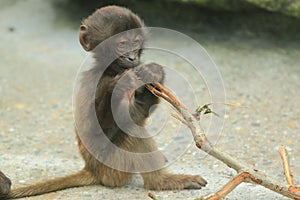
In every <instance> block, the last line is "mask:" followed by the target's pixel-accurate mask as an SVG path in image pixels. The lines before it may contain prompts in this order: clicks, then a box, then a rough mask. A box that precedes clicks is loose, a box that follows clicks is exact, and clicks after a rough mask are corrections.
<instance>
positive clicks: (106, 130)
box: [0, 6, 206, 199]
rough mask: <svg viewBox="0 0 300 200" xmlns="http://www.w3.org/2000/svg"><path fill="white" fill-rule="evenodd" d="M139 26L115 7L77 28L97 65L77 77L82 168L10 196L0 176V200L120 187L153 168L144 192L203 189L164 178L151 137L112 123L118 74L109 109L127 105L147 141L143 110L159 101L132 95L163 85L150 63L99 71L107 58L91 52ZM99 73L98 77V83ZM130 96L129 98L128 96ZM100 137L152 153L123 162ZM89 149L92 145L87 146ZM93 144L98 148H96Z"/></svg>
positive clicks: (189, 180)
mask: <svg viewBox="0 0 300 200" xmlns="http://www.w3.org/2000/svg"><path fill="white" fill-rule="evenodd" d="M143 26H144V25H143V23H142V22H141V20H140V19H139V17H138V16H137V15H135V14H133V13H132V12H131V11H130V10H128V9H126V8H121V7H117V6H108V7H104V8H101V9H99V10H97V11H96V12H95V13H94V14H92V15H91V16H89V17H88V18H87V19H86V20H84V22H83V24H82V25H81V27H80V33H79V39H80V43H81V44H82V46H83V48H84V49H85V50H87V51H92V52H93V53H94V57H95V58H96V60H97V63H96V65H95V66H94V67H93V68H92V69H90V70H88V71H86V72H83V74H82V79H81V87H80V89H79V92H78V95H77V98H76V110H75V121H76V126H75V132H76V136H77V140H78V147H79V152H80V154H81V155H82V157H83V159H84V161H85V166H84V168H83V169H82V170H81V171H79V172H77V173H75V174H72V175H69V176H65V177H62V178H56V179H53V180H46V181H43V182H41V183H36V184H32V185H29V186H25V187H21V188H17V189H13V190H11V191H9V188H10V181H9V179H8V178H6V176H5V175H4V174H2V173H0V197H1V199H10V198H20V197H27V196H33V195H39V194H44V193H48V192H52V191H57V190H62V189H65V188H70V187H78V186H84V185H92V184H101V185H105V186H112V187H119V186H123V185H125V184H126V183H127V182H128V181H129V180H130V178H131V177H132V175H133V173H134V172H139V171H143V169H147V168H151V167H156V166H157V170H155V171H151V172H143V173H142V174H141V175H142V177H143V180H144V187H145V188H147V189H153V190H174V189H200V188H201V187H202V186H205V184H206V181H205V180H204V179H203V178H201V176H192V175H174V174H170V173H168V172H167V170H166V169H159V168H158V167H160V166H163V165H164V164H165V162H166V159H165V157H164V156H163V155H162V154H161V153H160V152H159V151H158V150H157V147H156V145H155V142H154V141H153V139H152V138H151V137H146V138H140V137H134V136H131V135H128V134H126V133H128V132H137V130H136V129H135V128H134V127H133V126H131V125H128V126H126V125H127V124H130V123H127V121H126V120H127V118H125V117H123V118H122V117H121V120H123V121H124V125H125V127H124V129H125V130H124V129H123V130H121V129H120V128H119V127H118V125H117V123H116V122H115V121H114V118H113V115H112V113H113V111H112V110H111V101H110V99H111V96H112V90H113V88H114V87H115V86H116V83H117V82H118V81H120V77H121V75H124V76H123V78H124V82H123V83H121V87H120V88H119V89H118V90H117V89H116V90H117V91H116V95H117V101H116V102H115V103H114V104H113V106H114V108H115V111H116V112H117V113H120V115H121V114H122V113H123V112H124V111H125V110H128V107H127V106H128V105H129V112H130V115H131V118H132V120H133V121H134V122H135V124H138V125H140V126H141V128H140V129H139V130H138V131H139V132H138V134H140V135H144V136H147V132H146V130H145V129H144V128H143V127H142V126H143V125H144V123H145V120H146V119H147V117H148V116H149V114H150V113H149V108H150V107H151V106H152V105H154V104H157V103H158V102H159V99H158V98H157V97H155V96H154V95H153V94H151V93H150V92H149V91H148V90H147V89H146V88H145V87H144V86H142V87H140V88H138V89H136V90H134V86H136V85H137V82H138V81H139V80H140V79H141V80H142V81H144V82H156V81H158V82H161V83H163V80H164V71H163V69H162V67H161V66H160V65H158V64H155V63H151V64H147V65H140V64H139V62H138V65H135V64H132V65H130V64H128V66H126V65H127V64H124V63H125V62H124V61H122V60H121V58H118V59H117V60H116V62H113V63H112V64H111V65H110V66H109V67H108V68H107V69H106V70H105V71H104V70H103V62H102V60H103V59H105V58H106V57H107V56H108V55H102V54H101V53H99V52H101V49H100V50H97V48H96V46H97V45H98V44H99V43H101V42H102V41H104V40H105V39H106V38H108V37H110V36H112V35H114V34H117V33H120V32H122V31H126V30H129V29H132V28H141V27H143ZM139 34H140V35H142V36H143V37H144V35H143V34H144V33H142V32H139ZM141 48H142V44H141ZM141 51H142V50H139V52H138V58H137V59H139V57H140V54H141ZM138 61H139V60H138ZM120 63H123V64H120ZM124 66H125V68H124ZM132 69H134V70H132ZM99 73H103V75H102V76H101V78H100V77H99ZM95 83H98V84H95ZM93 85H95V88H94V89H95V90H93ZM94 91H96V96H95V98H94V96H93V93H94ZM132 93H133V94H134V96H132V95H131V94H132ZM94 110H96V119H93V118H92V117H91V116H92V115H93V112H94ZM98 124H100V126H101V128H102V129H103V130H102V131H99V130H98V128H97V127H98V126H97V125H98ZM98 133H100V134H98ZM104 137H107V138H108V139H109V140H110V142H111V143H113V144H114V145H116V146H118V147H119V148H121V149H124V150H127V151H129V152H136V153H149V152H154V151H156V153H155V154H153V155H155V156H153V157H144V158H141V157H136V156H133V155H132V156H126V157H125V156H124V155H123V154H119V152H117V151H115V150H113V149H112V145H110V144H109V143H103V142H102V141H103V138H104ZM95 141H96V142H95ZM101 142H102V143H101ZM95 144H96V146H93V145H95ZM97 144H101V145H100V146H97ZM87 148H88V149H87ZM95 150H96V154H97V153H98V152H97V151H99V154H97V155H96V156H95ZM102 151H103V152H104V153H103V154H102V153H101V152H102ZM97 156H98V157H99V158H104V159H105V160H106V162H108V163H114V164H116V166H117V167H121V168H123V169H125V170H124V171H118V170H117V169H113V168H110V167H109V166H107V165H105V164H103V163H101V162H100V161H99V159H98V157H97ZM101 156H102V157H101ZM127 170H128V171H127Z"/></svg>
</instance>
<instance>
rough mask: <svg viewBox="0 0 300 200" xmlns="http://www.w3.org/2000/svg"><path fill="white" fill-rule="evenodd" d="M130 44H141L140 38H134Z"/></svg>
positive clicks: (136, 45)
mask: <svg viewBox="0 0 300 200" xmlns="http://www.w3.org/2000/svg"><path fill="white" fill-rule="evenodd" d="M132 44H133V46H135V47H138V46H140V44H141V40H140V39H136V40H134V41H133V43H132Z"/></svg>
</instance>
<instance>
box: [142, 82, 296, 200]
mask: <svg viewBox="0 0 300 200" xmlns="http://www.w3.org/2000/svg"><path fill="white" fill-rule="evenodd" d="M154 85H155V86H156V87H157V88H159V90H160V91H158V90H157V89H155V88H154V87H153V86H151V85H147V88H148V89H149V90H150V91H151V92H152V93H153V94H155V95H157V96H159V97H162V98H164V99H165V100H167V101H168V102H169V103H170V104H171V105H172V106H173V107H174V108H176V110H177V111H178V113H180V114H181V115H182V118H183V119H184V121H186V122H187V123H186V125H187V126H188V127H189V128H190V130H191V132H192V134H193V137H194V141H195V143H196V146H197V147H198V148H200V149H201V150H203V151H205V152H206V153H208V154H209V155H211V156H213V157H215V158H217V159H218V160H220V161H222V162H223V163H225V164H226V165H227V166H228V167H230V168H233V169H235V170H236V171H237V172H238V173H239V174H240V175H238V176H237V177H236V178H235V179H233V180H232V181H230V182H229V183H228V184H227V185H226V186H224V187H223V188H222V189H221V190H220V191H219V192H218V193H217V195H218V196H217V197H218V198H221V197H224V196H225V195H227V194H228V193H229V192H231V191H232V190H233V189H234V188H235V187H236V186H237V185H239V184H241V183H242V182H251V183H255V184H259V185H262V186H264V187H266V188H268V189H270V190H273V191H274V192H277V193H279V194H281V195H284V196H287V197H289V198H292V199H297V200H300V187H298V186H294V185H291V184H284V183H282V182H280V181H278V180H275V179H272V178H270V177H268V176H267V175H266V174H264V173H262V172H260V171H258V170H256V169H253V168H252V166H250V165H247V164H245V163H242V162H241V161H239V160H237V159H236V158H234V157H232V156H231V155H229V154H227V153H225V152H223V151H221V150H220V149H218V148H217V147H215V146H213V145H212V144H211V143H210V142H209V140H208V139H207V137H206V134H205V133H204V130H203V129H202V128H201V124H200V118H196V117H195V116H193V114H191V112H190V111H189V110H188V109H187V107H186V106H184V105H183V104H182V103H181V102H179V101H178V100H177V99H176V98H175V97H174V96H173V95H171V93H170V92H169V91H168V90H167V89H166V88H164V87H163V86H162V85H160V84H156V83H155V84H154ZM195 125H197V126H195ZM285 165H286V164H285ZM287 166H289V165H287ZM288 168H289V167H288ZM205 199H209V198H205Z"/></svg>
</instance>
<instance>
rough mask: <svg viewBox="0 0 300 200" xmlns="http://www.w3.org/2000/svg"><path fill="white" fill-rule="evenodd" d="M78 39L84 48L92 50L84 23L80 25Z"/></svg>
mask: <svg viewBox="0 0 300 200" xmlns="http://www.w3.org/2000/svg"><path fill="white" fill-rule="evenodd" d="M79 41H80V44H81V46H82V47H83V48H84V50H86V51H91V50H93V48H94V47H93V45H91V41H90V38H89V29H88V27H87V26H86V25H81V26H80V30H79Z"/></svg>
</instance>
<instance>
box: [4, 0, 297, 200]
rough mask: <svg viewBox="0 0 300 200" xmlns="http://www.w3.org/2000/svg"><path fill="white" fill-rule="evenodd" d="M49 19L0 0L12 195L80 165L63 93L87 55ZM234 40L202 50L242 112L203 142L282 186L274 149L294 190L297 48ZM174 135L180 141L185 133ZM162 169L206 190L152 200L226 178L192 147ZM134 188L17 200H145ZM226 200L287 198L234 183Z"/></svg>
mask: <svg viewBox="0 0 300 200" xmlns="http://www.w3.org/2000/svg"><path fill="white" fill-rule="evenodd" d="M57 16H58V15H57V14H56V11H55V10H54V8H53V7H52V5H51V1H35V0H27V1H8V0H6V1H5V0H3V1H1V2H0V27H1V28H0V33H1V39H0V40H1V42H0V44H1V46H0V47H1V48H0V57H1V64H0V141H1V142H0V152H1V154H0V160H1V166H0V169H1V171H3V172H4V173H5V174H7V175H8V176H9V177H10V178H11V180H12V182H13V187H18V186H21V185H24V184H28V183H32V182H35V181H39V180H43V179H48V178H52V177H57V176H62V175H65V174H68V173H71V172H75V171H77V170H79V169H80V168H81V167H82V166H83V162H82V160H81V158H80V156H79V155H78V153H77V147H76V142H75V138H74V133H73V115H72V90H73V83H74V80H75V77H76V73H77V71H78V69H79V67H80V64H81V63H82V62H83V60H84V59H85V57H86V53H85V52H84V51H83V50H82V49H81V47H80V45H79V42H78V39H77V30H75V29H72V28H70V27H68V26H67V27H63V26H61V24H62V22H60V21H58V17H57ZM41 22H42V23H41ZM194 34H196V32H195V33H194ZM214 34H215V33H213V32H205V33H203V35H202V36H207V37H209V38H212V37H214ZM238 34H240V33H237V35H234V36H231V37H227V36H226V38H224V40H223V41H214V40H209V41H206V42H205V45H204V46H205V48H206V50H207V51H208V52H209V54H210V55H211V57H212V58H213V59H214V61H215V63H216V64H217V65H218V67H219V70H220V73H221V76H222V78H223V82H224V86H225V90H226V98H227V102H238V103H240V104H241V105H244V106H247V108H237V107H232V108H231V107H229V108H227V110H226V111H227V114H226V115H225V121H224V125H223V127H222V131H221V134H220V135H219V134H217V133H215V134H214V133H212V134H210V135H209V137H210V138H211V139H212V140H215V141H218V146H220V148H222V149H224V150H225V151H226V152H228V153H230V154H232V155H235V156H236V157H238V158H239V159H241V160H243V161H245V162H247V163H249V164H251V165H253V166H254V167H255V168H257V169H260V170H262V171H264V172H266V173H267V174H268V175H270V176H271V177H273V178H276V179H279V180H284V175H283V172H282V165H281V161H280V157H279V155H278V149H279V147H280V145H285V146H286V147H287V149H288V153H289V154H290V162H291V168H292V171H293V175H294V177H295V181H296V182H297V183H299V181H298V180H300V160H299V156H300V140H299V137H300V121H299V116H300V106H299V100H300V95H299V94H300V67H299V63H300V48H299V41H292V42H291V41H287V42H286V43H285V41H281V43H280V44H284V45H279V44H278V43H272V42H270V41H269V40H266V39H265V38H261V37H254V36H250V37H246V38H244V37H243V34H242V35H240V36H239V35H238ZM238 36H239V37H238ZM249 38H250V39H249ZM158 42H159V41H158ZM148 59H149V60H151V59H153V60H155V61H157V62H160V63H162V64H164V65H174V66H175V67H179V66H182V65H184V64H185V63H184V62H183V61H181V60H176V59H172V58H171V57H168V56H167V55H162V56H157V54H155V53H153V54H151V53H149V54H146V55H145V60H148ZM176 69H177V68H176ZM178 70H180V69H178ZM189 70H190V69H189V68H187V69H186V71H185V72H182V73H184V75H183V76H187V77H186V78H187V79H188V80H189V84H191V86H192V87H193V88H194V92H193V94H191V95H196V96H197V97H198V98H197V99H199V100H195V103H196V105H202V104H204V103H207V102H209V93H208V91H207V89H206V88H205V85H204V82H203V81H202V82H201V84H199V83H198V82H197V81H198V80H194V77H193V76H192V75H191V74H192V73H193V72H192V71H189ZM167 76H168V75H167ZM208 76H209V75H208ZM175 78H176V76H175V75H173V74H172V73H171V74H170V75H169V76H168V82H167V83H168V84H170V85H171V86H172V84H173V86H175V87H176V88H177V90H175V92H176V95H178V96H179V97H180V99H182V101H183V102H186V101H189V100H190V99H193V98H194V96H190V93H189V92H186V90H185V87H184V86H182V85H181V86H180V84H179V83H178V82H177V81H175V82H176V84H174V80H176V79H175ZM202 85H203V86H202ZM195 86H196V89H195ZM186 103H187V104H188V105H189V106H190V104H189V102H186ZM191 105H192V106H194V105H193V104H191ZM162 108H164V109H165V110H166V111H167V115H163V114H161V113H160V112H156V113H155V116H156V117H154V118H153V120H152V122H153V123H152V124H151V126H150V127H152V125H153V127H155V126H154V125H155V123H154V122H156V121H157V120H158V119H159V120H160V119H165V118H168V117H166V116H168V115H169V111H168V105H166V104H163V105H162ZM192 108H193V107H192ZM154 129H155V128H154ZM174 130H177V133H178V130H179V128H178V123H176V122H175V121H174V120H172V119H168V121H166V123H165V127H164V129H163V133H161V134H159V135H158V136H157V139H158V145H159V146H160V147H163V146H164V145H165V144H166V143H167V142H168V141H169V140H170V138H171V139H172V138H173V137H174V135H173V133H174ZM180 130H181V129H180ZM182 132H183V133H185V134H189V131H188V130H186V129H184V128H183V129H182ZM190 139H191V138H190ZM199 157H200V158H201V160H199ZM200 165H201V166H200ZM170 170H172V171H174V172H176V173H191V174H201V175H202V176H203V177H205V178H206V179H207V180H208V185H207V187H205V188H203V189H202V190H199V191H195V190H192V191H164V192H156V194H157V195H158V196H159V197H160V199H194V198H195V197H200V196H202V195H204V194H207V193H211V192H214V191H216V190H217V189H218V188H220V187H222V185H224V184H225V183H226V182H227V181H228V180H229V179H230V178H231V177H232V176H233V175H235V172H234V171H233V170H231V169H229V168H228V167H227V166H225V165H224V164H222V163H221V162H219V161H217V160H216V159H213V158H210V157H205V156H204V154H203V153H202V152H200V151H199V150H197V149H196V148H195V147H194V146H193V145H190V146H189V147H188V148H187V150H186V151H185V153H184V154H183V155H182V156H180V157H179V158H178V159H177V161H176V162H174V163H172V165H171V166H170ZM142 184H143V183H142V179H141V178H140V177H139V176H136V177H135V178H134V179H133V180H132V181H131V182H130V183H128V185H126V186H125V187H121V188H107V187H103V186H90V187H81V188H74V189H68V190H64V191H59V192H55V193H50V194H46V195H43V196H37V197H31V198H25V199H31V200H33V199H34V200H39V199H72V200H74V199H86V200H88V199H148V198H147V196H146V195H147V191H146V190H144V189H143V188H142ZM226 199H286V198H284V197H281V196H279V195H277V194H275V193H273V192H271V191H269V190H267V189H265V188H263V187H259V186H254V185H251V184H242V185H240V186H239V187H238V188H237V189H236V190H234V191H233V192H232V193H230V194H229V195H228V196H227V197H226Z"/></svg>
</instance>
